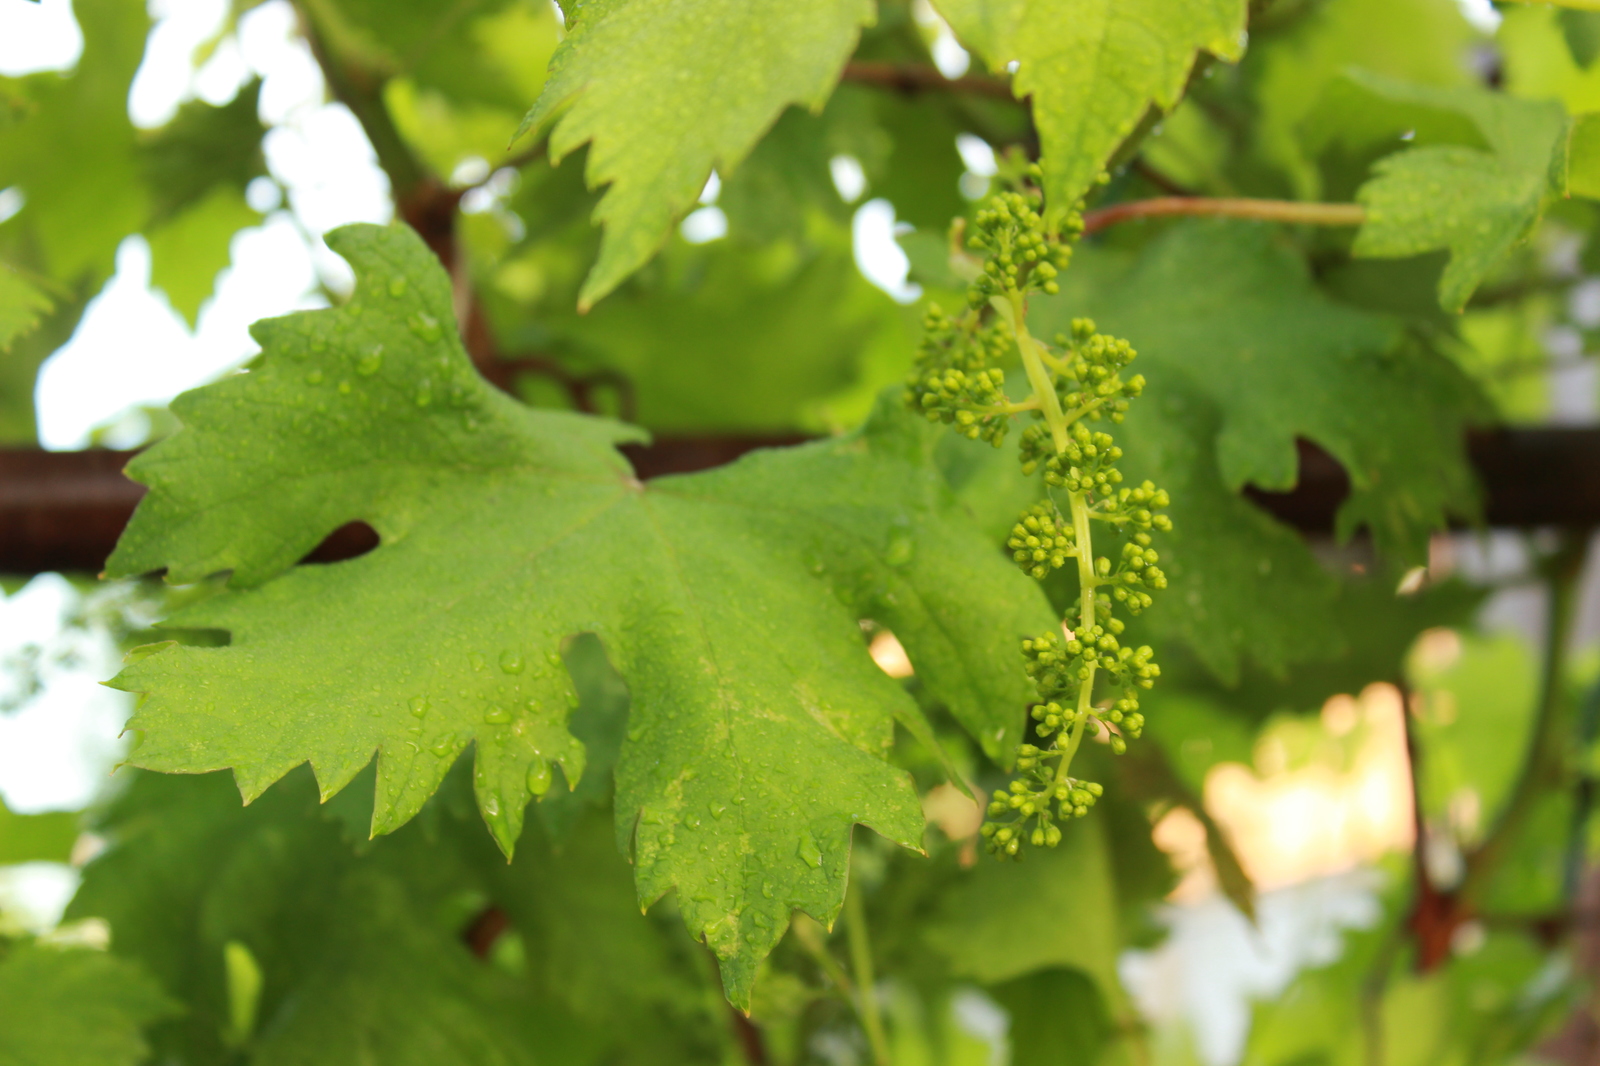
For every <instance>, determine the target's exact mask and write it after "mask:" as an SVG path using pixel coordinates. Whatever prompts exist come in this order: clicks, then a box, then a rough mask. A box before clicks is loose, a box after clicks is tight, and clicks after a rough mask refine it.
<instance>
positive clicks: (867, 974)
mask: <svg viewBox="0 0 1600 1066" xmlns="http://www.w3.org/2000/svg"><path fill="white" fill-rule="evenodd" d="M850 880H851V884H850V887H849V889H848V890H847V891H846V892H845V894H844V924H845V933H846V935H847V936H848V938H849V941H850V966H851V968H852V969H853V970H855V975H856V980H855V984H856V1005H857V1010H858V1012H859V1013H860V1015H861V1027H862V1028H863V1029H865V1030H866V1031H867V1043H868V1044H870V1045H872V1061H873V1062H874V1063H875V1064H876V1066H889V1040H888V1037H886V1036H885V1035H884V1032H883V1015H882V1013H881V1011H880V1010H879V1008H878V989H877V986H876V984H875V983H874V980H873V976H872V942H871V941H870V940H869V939H868V938H867V915H866V910H865V908H864V907H863V906H862V903H861V888H860V886H859V885H858V884H857V883H856V879H855V878H853V877H852V878H851V879H850Z"/></svg>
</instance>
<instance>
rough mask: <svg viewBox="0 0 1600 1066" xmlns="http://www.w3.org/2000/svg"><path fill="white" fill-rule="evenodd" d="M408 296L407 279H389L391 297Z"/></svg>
mask: <svg viewBox="0 0 1600 1066" xmlns="http://www.w3.org/2000/svg"><path fill="white" fill-rule="evenodd" d="M405 294H406V279H405V278H402V277H394V278H390V279H389V295H390V296H404V295H405Z"/></svg>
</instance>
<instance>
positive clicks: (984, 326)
mask: <svg viewBox="0 0 1600 1066" xmlns="http://www.w3.org/2000/svg"><path fill="white" fill-rule="evenodd" d="M1042 179H1043V171H1042V169H1041V168H1040V167H1039V165H1038V164H1032V165H1030V166H1029V167H1027V168H1026V169H1025V170H1024V171H1023V172H1022V174H1021V177H1020V179H1018V180H1015V181H1012V182H1010V183H1009V185H1010V187H1008V188H1004V189H1002V190H1001V191H1000V192H998V193H996V194H994V195H993V196H991V197H990V198H989V199H988V200H987V201H986V202H985V204H984V205H983V207H982V209H981V210H980V211H979V212H978V213H977V216H976V218H975V219H974V222H975V225H974V226H973V232H972V233H971V235H970V236H969V237H968V239H967V245H968V246H969V247H971V248H973V249H975V250H978V251H981V252H983V253H984V260H983V266H982V269H981V271H980V272H979V273H978V275H977V277H976V278H974V279H973V281H972V283H971V284H970V285H969V286H968V289H967V308H966V310H965V312H964V313H963V314H962V315H961V316H960V317H959V318H954V317H951V315H950V314H949V313H947V312H946V311H945V310H944V309H943V308H942V307H940V306H939V305H938V304H934V305H933V306H931V307H930V308H929V309H928V312H927V317H926V320H925V322H924V327H925V337H924V340H923V343H922V346H921V348H920V350H919V352H918V357H917V365H916V369H915V371H914V372H913V373H912V375H911V376H910V378H909V379H908V381H907V390H906V394H905V395H906V403H907V405H908V406H910V407H912V408H913V409H916V410H920V411H922V412H923V413H924V415H925V417H927V418H928V420H929V421H932V422H942V423H944V424H946V425H953V426H955V427H956V429H957V431H958V432H960V433H961V434H962V435H964V436H966V437H968V438H969V439H972V440H985V441H988V442H989V443H991V444H993V445H994V446H995V447H1001V446H1002V445H1003V444H1004V443H1005V439H1006V436H1007V434H1008V432H1009V430H1010V427H1011V421H1012V419H1013V418H1016V417H1018V416H1023V417H1028V418H1031V419H1032V422H1031V424H1030V425H1028V426H1027V427H1026V428H1025V429H1024V430H1023V431H1022V432H1021V434H1020V435H1019V437H1020V440H1019V448H1018V458H1019V461H1020V462H1021V464H1022V472H1023V473H1024V474H1026V475H1030V476H1031V475H1034V474H1036V473H1040V472H1041V471H1042V480H1043V481H1044V484H1045V499H1044V500H1042V501H1041V502H1039V503H1037V504H1035V505H1034V506H1032V507H1029V508H1028V509H1027V510H1026V511H1024V512H1023V514H1022V515H1021V517H1020V518H1019V519H1018V521H1017V523H1016V525H1015V526H1013V527H1012V530H1011V534H1010V536H1009V537H1008V539H1007V540H1006V548H1007V549H1008V550H1009V551H1010V552H1011V557H1012V559H1013V560H1014V561H1015V562H1016V564H1017V565H1018V566H1019V567H1020V568H1021V569H1022V570H1023V571H1024V572H1025V573H1027V574H1028V575H1029V576H1031V577H1033V578H1034V579H1035V580H1038V581H1043V580H1044V579H1046V578H1047V577H1049V576H1050V574H1051V573H1053V572H1054V571H1055V570H1058V569H1061V568H1062V567H1065V566H1066V565H1067V561H1068V560H1069V559H1071V560H1075V561H1076V564H1077V576H1078V597H1077V600H1076V602H1075V603H1074V604H1073V607H1072V610H1071V612H1070V613H1069V614H1068V616H1067V617H1066V618H1065V619H1063V620H1062V624H1061V634H1060V636H1059V637H1058V636H1057V634H1055V633H1044V634H1041V635H1039V636H1036V637H1031V638H1028V639H1025V640H1023V641H1022V656H1023V660H1024V668H1025V670H1026V672H1027V675H1028V677H1029V679H1030V680H1031V681H1032V682H1033V686H1034V689H1035V692H1036V694H1037V696H1038V700H1037V702H1036V703H1034V704H1033V705H1032V707H1031V708H1030V710H1029V717H1030V719H1031V721H1032V727H1031V732H1032V734H1033V735H1032V737H1031V738H1029V737H1027V736H1026V735H1025V738H1024V742H1023V743H1021V744H1019V745H1018V746H1017V749H1016V769H1017V771H1018V776H1017V777H1016V778H1015V779H1014V780H1012V782H1011V784H1010V787H1009V788H1008V789H1004V790H998V791H996V792H995V793H994V795H993V797H992V798H991V801H990V803H989V805H988V818H987V820H986V821H985V822H984V825H983V829H982V833H983V837H984V840H985V841H986V842H987V846H988V848H989V850H990V851H991V852H993V853H994V854H996V855H1000V856H1002V857H1012V858H1019V857H1020V856H1021V855H1022V849H1023V844H1024V842H1027V843H1030V844H1032V845H1034V846H1035V847H1054V846H1055V845H1056V844H1058V843H1059V842H1060V840H1061V828H1060V826H1059V824H1058V823H1060V822H1065V821H1068V820H1069V819H1072V818H1081V817H1082V816H1084V815H1085V814H1087V813H1088V812H1089V809H1090V808H1091V807H1093V806H1094V804H1095V801H1096V799H1098V798H1099V797H1100V796H1101V795H1102V794H1103V792H1104V788H1103V786H1102V785H1101V784H1100V783H1098V782H1095V781H1088V780H1083V779H1080V778H1076V777H1073V776H1071V774H1070V772H1069V771H1070V770H1071V768H1072V761H1073V757H1074V756H1075V755H1076V754H1077V752H1078V748H1079V747H1080V745H1082V743H1083V740H1084V738H1085V737H1094V736H1100V735H1102V734H1103V735H1104V739H1105V741H1106V742H1107V744H1108V745H1109V746H1110V748H1111V750H1112V751H1113V752H1115V753H1116V754H1119V755H1120V754H1122V753H1123V752H1125V751H1126V750H1127V738H1129V737H1133V738H1137V737H1138V736H1139V735H1140V734H1141V733H1142V731H1143V729H1144V715H1143V714H1142V713H1141V712H1140V710H1139V693H1140V691H1141V690H1144V689H1149V688H1151V687H1152V686H1153V685H1154V684H1155V679H1156V678H1157V677H1159V676H1160V674H1161V667H1160V666H1159V665H1158V664H1157V663H1156V662H1155V660H1154V658H1153V657H1154V654H1155V652H1154V650H1153V649H1152V648H1150V647H1149V646H1148V645H1140V646H1138V647H1133V646H1130V645H1127V644H1124V643H1122V641H1121V640H1120V639H1119V638H1120V637H1121V636H1122V635H1123V633H1124V632H1125V630H1126V623H1125V622H1124V621H1123V620H1122V619H1121V618H1118V617H1116V614H1115V612H1116V611H1117V609H1118V608H1121V609H1122V610H1124V611H1126V613H1128V614H1129V615H1138V614H1140V613H1141V612H1142V611H1143V610H1144V609H1145V608H1147V607H1149V606H1150V605H1151V603H1152V596H1151V593H1152V592H1155V591H1159V590H1161V589H1164V588H1166V585H1167V578H1166V574H1165V573H1163V572H1162V570H1161V567H1160V565H1159V564H1160V561H1161V557H1160V553H1159V552H1157V551H1156V549H1155V548H1153V547H1152V546H1151V544H1152V533H1153V532H1168V531H1170V530H1171V529H1172V521H1171V519H1170V518H1168V516H1167V515H1166V514H1165V513H1164V511H1165V508H1166V507H1167V506H1168V504H1169V502H1170V501H1169V499H1168V496H1167V493H1166V491H1165V490H1163V489H1159V488H1157V487H1156V486H1155V485H1154V484H1153V483H1151V482H1149V481H1144V482H1142V483H1141V484H1139V485H1137V486H1135V487H1124V486H1123V484H1122V483H1123V480H1124V479H1123V475H1122V472H1121V470H1119V469H1118V468H1117V465H1116V464H1117V462H1118V460H1120V459H1121V458H1122V449H1121V448H1120V447H1118V446H1117V444H1116V443H1115V441H1114V440H1113V438H1112V436H1111V434H1110V433H1107V432H1105V431H1104V430H1103V429H1098V428H1095V429H1091V428H1090V426H1091V424H1096V425H1102V424H1105V423H1111V424H1117V423H1120V422H1122V420H1123V418H1124V417H1125V416H1126V414H1127V411H1128V407H1129V403H1130V401H1132V400H1133V399H1135V398H1137V397H1138V396H1139V395H1140V394H1141V393H1142V392H1143V391H1144V385H1145V381H1144V378H1143V376H1142V375H1138V374H1135V375H1133V376H1131V377H1128V378H1124V377H1123V376H1122V371H1123V370H1124V369H1125V368H1126V367H1127V366H1128V364H1129V363H1131V362H1132V361H1133V360H1134V358H1135V356H1136V355H1137V354H1138V353H1137V352H1135V351H1134V349H1133V347H1132V346H1131V345H1130V344H1129V343H1128V342H1127V341H1126V340H1123V339H1121V338H1118V337H1111V336H1107V335H1106V334H1103V333H1100V332H1098V331H1097V330H1096V328H1095V324H1094V322H1093V321H1092V320H1090V319H1087V318H1077V319H1074V320H1073V321H1072V331H1071V333H1070V334H1058V335H1057V336H1056V337H1055V338H1054V339H1053V341H1052V342H1050V343H1046V342H1044V341H1041V340H1039V339H1038V338H1036V337H1034V336H1033V335H1032V334H1031V333H1030V332H1029V331H1028V298H1029V297H1030V296H1031V295H1034V294H1044V295H1047V296H1054V295H1056V294H1058V293H1059V292H1060V285H1059V283H1058V282H1057V280H1056V279H1057V277H1058V276H1059V275H1060V273H1061V271H1063V270H1065V269H1066V268H1067V265H1068V264H1069V263H1070V261H1071V258H1072V246H1073V243H1074V242H1075V241H1076V240H1077V239H1078V238H1079V237H1080V236H1081V235H1082V233H1083V229H1084V222H1083V214H1082V211H1081V209H1080V208H1074V209H1072V210H1070V211H1067V212H1064V213H1058V212H1054V211H1052V210H1051V209H1049V208H1046V207H1045V206H1044V204H1043V195H1042V193H1041V192H1040V185H1042V183H1043V181H1042ZM1013 352H1015V353H1016V354H1017V355H1018V356H1019V357H1020V359H1021V362H1022V367H1023V370H1024V372H1025V374H1026V376H1027V381H1028V385H1029V389H1030V395H1029V396H1028V398H1027V399H1025V400H1020V401H1013V400H1012V399H1011V398H1010V396H1009V395H1008V394H1007V393H1006V391H1005V383H1006V373H1005V370H1004V369H1003V368H1002V367H1001V366H1000V365H999V364H1000V363H1002V362H1003V361H1005V360H1007V359H1009V358H1010V357H1011V355H1012V353H1013ZM1096 521H1098V522H1102V523H1105V524H1106V525H1107V526H1108V527H1109V528H1110V531H1111V533H1112V534H1113V535H1115V536H1117V537H1120V538H1122V543H1121V549H1120V552H1119V557H1118V558H1117V560H1116V561H1115V562H1113V561H1112V559H1111V557H1110V556H1107V555H1101V556H1096V555H1095V554H1094V543H1093V535H1092V532H1093V531H1092V523H1093V522H1096ZM1102 678H1103V679H1104V681H1105V684H1104V686H1103V687H1104V688H1105V689H1106V690H1108V692H1107V693H1106V694H1105V695H1104V696H1103V697H1102V698H1101V699H1100V700H1098V701H1097V700H1096V699H1095V693H1096V682H1097V681H1099V680H1101V679H1102ZM1035 741H1036V742H1035Z"/></svg>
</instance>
